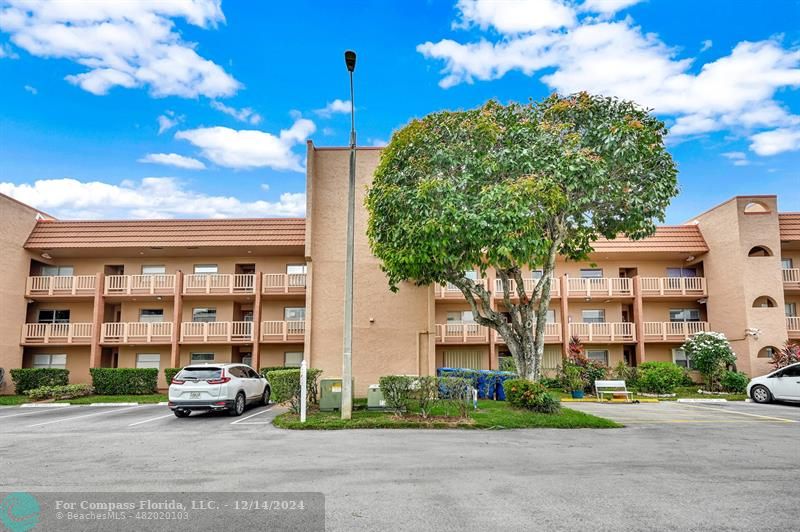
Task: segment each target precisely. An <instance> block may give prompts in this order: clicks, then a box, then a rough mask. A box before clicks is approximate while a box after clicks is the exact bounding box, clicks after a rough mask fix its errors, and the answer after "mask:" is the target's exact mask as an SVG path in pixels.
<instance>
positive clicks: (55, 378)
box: [11, 368, 69, 395]
mask: <svg viewBox="0 0 800 532" xmlns="http://www.w3.org/2000/svg"><path fill="white" fill-rule="evenodd" d="M11 380H12V381H13V382H14V389H15V390H16V393H17V395H23V394H25V392H27V391H28V390H33V389H34V388H41V387H43V386H66V385H67V384H69V370H68V369H58V368H18V369H12V370H11Z"/></svg>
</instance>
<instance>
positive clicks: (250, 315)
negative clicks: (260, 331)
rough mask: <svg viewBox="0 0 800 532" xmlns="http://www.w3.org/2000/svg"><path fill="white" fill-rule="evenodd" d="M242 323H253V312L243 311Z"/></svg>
mask: <svg viewBox="0 0 800 532" xmlns="http://www.w3.org/2000/svg"><path fill="white" fill-rule="evenodd" d="M241 321H253V311H252V310H243V311H242V320H241Z"/></svg>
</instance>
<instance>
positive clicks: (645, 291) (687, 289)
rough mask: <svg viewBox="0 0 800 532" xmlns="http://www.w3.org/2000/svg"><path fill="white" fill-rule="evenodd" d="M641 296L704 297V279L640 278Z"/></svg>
mask: <svg viewBox="0 0 800 532" xmlns="http://www.w3.org/2000/svg"><path fill="white" fill-rule="evenodd" d="M641 289H642V295H643V296H692V297H700V296H704V295H706V278H705V277H642V279H641Z"/></svg>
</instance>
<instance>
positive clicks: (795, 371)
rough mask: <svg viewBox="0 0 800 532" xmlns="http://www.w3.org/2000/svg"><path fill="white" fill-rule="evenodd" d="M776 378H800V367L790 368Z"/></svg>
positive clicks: (777, 374)
mask: <svg viewBox="0 0 800 532" xmlns="http://www.w3.org/2000/svg"><path fill="white" fill-rule="evenodd" d="M775 376H776V377H800V366H790V367H788V368H786V369H784V370H783V371H782V372H780V373H776V374H775Z"/></svg>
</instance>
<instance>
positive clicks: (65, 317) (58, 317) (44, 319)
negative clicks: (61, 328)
mask: <svg viewBox="0 0 800 532" xmlns="http://www.w3.org/2000/svg"><path fill="white" fill-rule="evenodd" d="M37 321H38V322H39V323H69V310H49V309H42V310H40V311H39V319H38V320H37Z"/></svg>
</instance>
